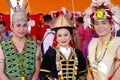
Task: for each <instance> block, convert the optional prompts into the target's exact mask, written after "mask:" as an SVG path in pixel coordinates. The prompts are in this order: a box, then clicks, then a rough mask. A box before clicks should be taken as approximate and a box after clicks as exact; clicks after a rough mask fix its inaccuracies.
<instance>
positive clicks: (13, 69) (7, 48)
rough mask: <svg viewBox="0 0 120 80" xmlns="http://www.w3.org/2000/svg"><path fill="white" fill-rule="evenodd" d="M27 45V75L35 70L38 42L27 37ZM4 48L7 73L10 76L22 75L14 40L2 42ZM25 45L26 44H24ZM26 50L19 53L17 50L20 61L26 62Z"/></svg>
mask: <svg viewBox="0 0 120 80" xmlns="http://www.w3.org/2000/svg"><path fill="white" fill-rule="evenodd" d="M26 42H27V46H26V64H25V68H24V70H25V76H27V75H29V74H32V73H33V72H34V67H35V66H34V64H35V53H36V49H37V48H36V43H35V42H33V41H31V40H29V39H27V40H26ZM1 45H2V49H3V52H4V56H5V73H6V75H8V77H21V70H20V68H19V65H18V61H17V59H16V54H15V53H14V47H13V43H12V40H11V39H9V40H6V41H3V42H2V43H1ZM24 47H25V46H24ZM24 52H25V51H24V50H23V51H22V52H21V53H19V52H18V50H17V54H18V57H19V59H20V63H21V64H23V62H24Z"/></svg>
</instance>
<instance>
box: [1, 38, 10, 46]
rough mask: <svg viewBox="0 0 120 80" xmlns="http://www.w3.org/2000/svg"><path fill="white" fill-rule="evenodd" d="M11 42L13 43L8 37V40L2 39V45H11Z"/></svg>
mask: <svg viewBox="0 0 120 80" xmlns="http://www.w3.org/2000/svg"><path fill="white" fill-rule="evenodd" d="M11 44H12V42H11V39H8V40H5V41H2V42H1V45H2V46H9V45H11Z"/></svg>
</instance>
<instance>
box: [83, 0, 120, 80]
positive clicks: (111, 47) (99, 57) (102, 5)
mask: <svg viewBox="0 0 120 80" xmlns="http://www.w3.org/2000/svg"><path fill="white" fill-rule="evenodd" d="M119 13H120V9H119V8H118V7H117V6H114V5H112V4H111V2H110V1H109V0H99V1H95V0H93V3H92V4H91V6H90V7H89V8H88V9H87V10H86V11H85V14H86V16H85V18H84V21H85V23H84V24H85V26H86V27H87V26H89V27H91V26H92V25H93V24H94V21H95V20H98V19H101V20H108V21H109V24H110V25H112V29H113V30H115V34H116V32H117V30H119V24H118V23H120V22H119V21H120V15H119ZM99 24H100V23H99ZM101 24H102V23H101ZM103 24H104V23H103ZM96 25H97V24H96ZM99 26H101V25H99ZM101 27H102V26H101ZM99 29H102V28H99ZM103 29H104V28H103ZM111 32H112V31H111ZM101 33H102V32H101ZM110 34H111V37H110V39H109V40H108V41H106V42H105V44H104V45H103V43H102V41H100V38H99V37H98V38H92V39H91V41H90V44H89V46H88V61H89V65H88V76H89V77H93V79H94V80H112V76H114V74H115V72H116V70H117V69H118V68H119V67H120V65H119V66H117V68H115V67H114V66H115V62H116V60H115V59H117V61H118V60H120V59H118V58H117V52H116V51H117V49H118V47H119V46H120V43H119V41H120V38H118V37H116V36H115V35H114V34H113V35H114V36H115V37H114V38H112V33H110Z"/></svg>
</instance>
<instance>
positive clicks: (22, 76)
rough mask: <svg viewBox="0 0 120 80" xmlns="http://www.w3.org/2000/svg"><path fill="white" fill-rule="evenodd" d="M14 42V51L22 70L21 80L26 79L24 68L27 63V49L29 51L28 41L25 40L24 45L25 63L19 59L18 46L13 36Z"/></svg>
mask: <svg viewBox="0 0 120 80" xmlns="http://www.w3.org/2000/svg"><path fill="white" fill-rule="evenodd" d="M12 44H13V48H14V53H15V55H16V60H17V62H18V65H19V67H20V70H21V80H25V70H24V68H25V65H26V51H27V50H26V47H27V42H26V40H25V45H24V49H23V50H24V64H23V65H22V63H21V62H20V59H19V56H18V53H17V48H16V46H15V44H14V42H13V38H12Z"/></svg>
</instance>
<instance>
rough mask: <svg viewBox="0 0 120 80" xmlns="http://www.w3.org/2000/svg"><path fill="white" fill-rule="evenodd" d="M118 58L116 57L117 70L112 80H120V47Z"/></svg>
mask: <svg viewBox="0 0 120 80" xmlns="http://www.w3.org/2000/svg"><path fill="white" fill-rule="evenodd" d="M116 52H117V57H116V60H115V68H114V70H116V69H117V68H118V69H117V70H116V72H115V74H114V76H113V78H112V80H120V46H119V47H118V49H117V51H116Z"/></svg>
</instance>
